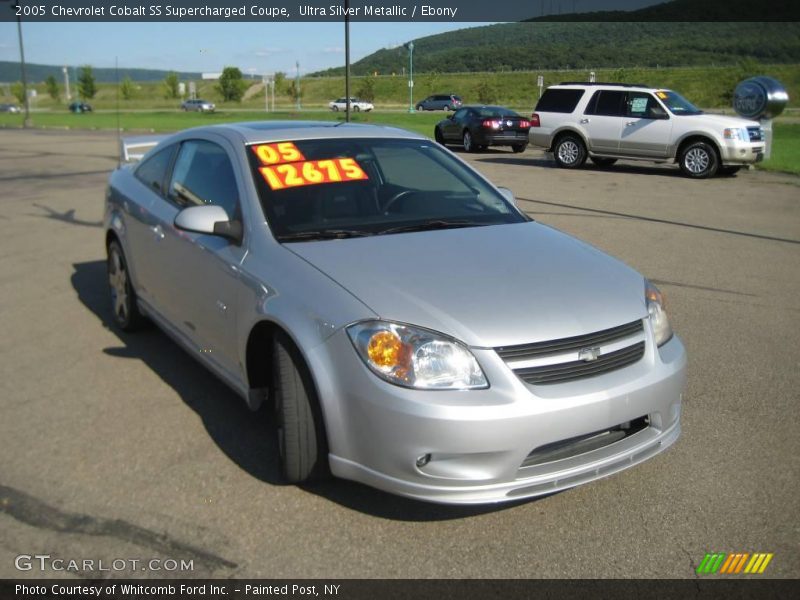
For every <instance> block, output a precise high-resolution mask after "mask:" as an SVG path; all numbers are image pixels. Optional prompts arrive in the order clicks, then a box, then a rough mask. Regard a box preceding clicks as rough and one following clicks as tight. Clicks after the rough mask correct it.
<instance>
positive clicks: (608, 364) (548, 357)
mask: <svg viewBox="0 0 800 600" xmlns="http://www.w3.org/2000/svg"><path fill="white" fill-rule="evenodd" d="M643 332H644V324H643V322H642V320H637V321H633V322H631V323H627V324H625V325H620V326H619V327H612V328H611V329H605V330H603V331H597V332H594V333H590V334H586V335H579V336H574V337H569V338H562V339H559V340H549V341H546V342H536V343H533V344H520V345H517V346H501V347H499V348H495V352H497V354H498V355H499V356H500V358H502V359H503V360H504V361H505V362H506V364H508V366H509V367H510V368H511V370H512V371H514V374H515V375H517V377H519V378H520V379H522V381H524V382H525V383H529V384H531V385H547V384H553V383H564V382H567V381H573V380H575V379H583V378H585V377H594V376H596V375H602V374H604V373H609V372H611V371H615V370H617V369H621V368H623V367H627V366H628V365H632V364H634V363H636V362H638V361H639V360H641V358H642V357H643V356H644V350H645V343H644V339H643ZM629 338H634V339H631V340H630V343H629V344H628V345H624V344H625V340H628V339H629ZM636 338H639V339H636ZM621 344H623V345H622V347H620V345H621ZM609 346H610V347H609ZM582 350H594V351H595V352H594V353H590V354H594V356H595V357H594V358H593V359H591V358H589V359H585V358H582V357H580V358H579V353H580V352H581V351H582ZM559 357H561V358H562V360H559ZM530 362H533V363H534V364H529V363H530ZM536 363H541V364H536Z"/></svg>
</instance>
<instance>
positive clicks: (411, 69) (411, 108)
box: [406, 42, 414, 113]
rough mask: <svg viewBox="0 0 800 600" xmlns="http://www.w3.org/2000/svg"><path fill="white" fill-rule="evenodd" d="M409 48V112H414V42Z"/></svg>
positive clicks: (410, 43) (407, 45)
mask: <svg viewBox="0 0 800 600" xmlns="http://www.w3.org/2000/svg"><path fill="white" fill-rule="evenodd" d="M406 48H408V112H410V113H413V112H414V42H408V44H406Z"/></svg>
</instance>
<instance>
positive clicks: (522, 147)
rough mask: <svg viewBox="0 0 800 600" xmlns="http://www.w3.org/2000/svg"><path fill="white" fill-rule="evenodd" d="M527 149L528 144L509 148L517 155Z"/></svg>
mask: <svg viewBox="0 0 800 600" xmlns="http://www.w3.org/2000/svg"><path fill="white" fill-rule="evenodd" d="M527 147H528V144H514V145H513V146H511V149H512V150H513V151H514V152H516V153H517V154H519V153H520V152H525V148H527Z"/></svg>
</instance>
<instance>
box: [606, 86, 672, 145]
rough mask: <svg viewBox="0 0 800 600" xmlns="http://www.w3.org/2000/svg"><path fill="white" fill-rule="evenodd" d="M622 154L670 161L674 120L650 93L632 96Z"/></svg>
mask: <svg viewBox="0 0 800 600" xmlns="http://www.w3.org/2000/svg"><path fill="white" fill-rule="evenodd" d="M625 106H626V115H625V119H624V126H623V128H622V131H621V132H620V144H619V150H620V153H622V154H628V155H632V156H649V157H652V158H666V157H667V152H668V148H669V142H670V139H671V137H672V125H673V120H672V119H670V117H669V113H668V112H667V110H666V109H665V108H664V107H663V106H662V105H661V103H660V102H659V101H658V100H656V98H655V96H653V94H651V93H649V92H633V91H632V92H628V96H627V100H626V102H625Z"/></svg>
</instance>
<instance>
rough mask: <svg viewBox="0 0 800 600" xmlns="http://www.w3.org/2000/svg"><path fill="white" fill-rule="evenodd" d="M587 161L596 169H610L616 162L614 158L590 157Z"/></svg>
mask: <svg viewBox="0 0 800 600" xmlns="http://www.w3.org/2000/svg"><path fill="white" fill-rule="evenodd" d="M589 160H591V161H592V162H593V163H594V164H596V165H597V166H598V167H610V166H611V165H613V164H614V163H615V162H617V159H616V158H601V157H599V156H592V157H591V158H590V159H589Z"/></svg>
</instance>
